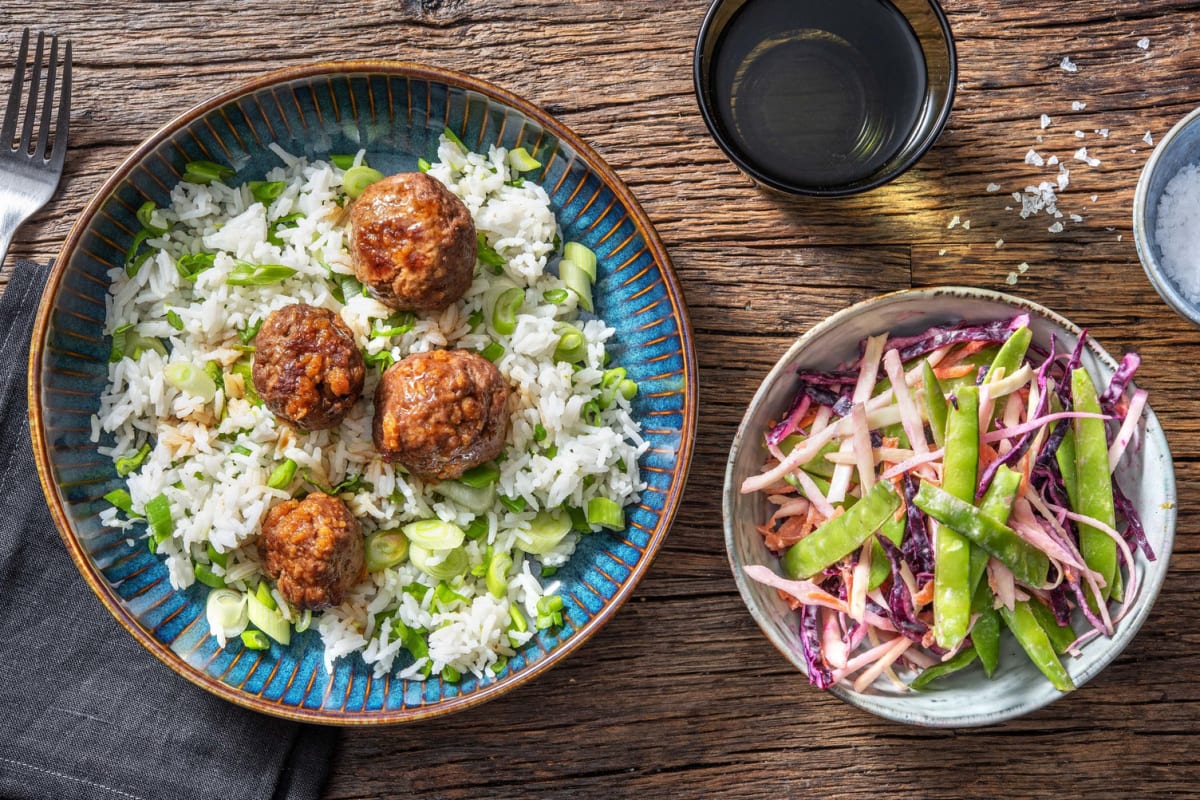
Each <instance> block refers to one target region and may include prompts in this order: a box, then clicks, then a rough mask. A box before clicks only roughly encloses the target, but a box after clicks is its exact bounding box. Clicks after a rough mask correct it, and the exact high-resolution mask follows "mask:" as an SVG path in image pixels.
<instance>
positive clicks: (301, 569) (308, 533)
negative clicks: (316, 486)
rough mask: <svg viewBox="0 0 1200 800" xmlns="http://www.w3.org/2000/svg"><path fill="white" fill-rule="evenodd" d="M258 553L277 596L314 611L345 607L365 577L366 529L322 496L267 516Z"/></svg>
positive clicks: (338, 503) (285, 504)
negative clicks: (364, 539) (338, 606)
mask: <svg viewBox="0 0 1200 800" xmlns="http://www.w3.org/2000/svg"><path fill="white" fill-rule="evenodd" d="M258 552H259V555H261V556H262V561H263V570H264V571H265V572H266V574H267V576H268V577H270V578H273V579H274V580H275V582H276V585H277V586H278V587H279V593H280V594H282V595H283V596H284V597H285V598H286V599H287V601H288V602H289V603H291V604H292V605H294V606H296V607H297V608H308V609H312V610H313V611H318V610H320V609H323V608H329V607H330V606H336V605H338V604H339V603H341V602H342V600H343V599H345V597H346V592H348V591H350V589H351V588H352V587H353V586H354V585H355V584H356V583H358V582H359V580H361V579H362V577H363V574H364V572H365V567H364V564H365V560H364V557H363V535H362V526H361V525H359V523H358V520H357V519H355V518H354V515H353V514H351V513H350V509H349V508H347V507H346V504H345V503H343V502H342V501H341V500H340V499H339V498H337V497H331V496H329V495H327V494H322V493H320V492H316V493H313V494H310V495H308V496H307V497H305V498H304V499H303V500H287V501H285V502H283V503H280V504H279V505H277V506H275V507H274V508H272V509H271V510H270V511H268V512H267V518H266V520H265V521H264V522H263V525H262V535H261V536H259V538H258Z"/></svg>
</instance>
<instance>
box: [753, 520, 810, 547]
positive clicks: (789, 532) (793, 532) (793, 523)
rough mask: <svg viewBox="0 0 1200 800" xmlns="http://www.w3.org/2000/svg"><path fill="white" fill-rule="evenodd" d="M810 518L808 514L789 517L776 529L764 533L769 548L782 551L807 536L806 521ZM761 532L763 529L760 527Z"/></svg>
mask: <svg viewBox="0 0 1200 800" xmlns="http://www.w3.org/2000/svg"><path fill="white" fill-rule="evenodd" d="M807 519H808V515H807V514H805V515H803V516H801V515H799V514H797V515H796V516H794V517H788V518H787V519H785V520H784V521H783V524H782V525H780V526H779V529H778V530H776V531H769V532H768V533H766V534H764V536H763V538H764V540H765V543H766V545H767V548H768V549H770V550H774V551H775V552H776V553H780V552H782V551H784V550H786V549H787V548H789V547H791V546H792V545H794V544H795V543H796V542H798V541H800V540H801V539H803V538H804V537H805V535H806V534H805V531H804V523H805V521H806V520H807ZM759 531H760V532H761V531H762V529H761V528H759Z"/></svg>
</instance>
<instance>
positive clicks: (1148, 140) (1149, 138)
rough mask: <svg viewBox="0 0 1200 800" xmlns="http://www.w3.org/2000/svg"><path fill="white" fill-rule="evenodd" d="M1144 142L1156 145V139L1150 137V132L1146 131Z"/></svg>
mask: <svg viewBox="0 0 1200 800" xmlns="http://www.w3.org/2000/svg"><path fill="white" fill-rule="evenodd" d="M1142 141H1143V142H1145V143H1146V144H1154V137H1153V136H1151V135H1150V131H1146V135H1145V136H1143V137H1142Z"/></svg>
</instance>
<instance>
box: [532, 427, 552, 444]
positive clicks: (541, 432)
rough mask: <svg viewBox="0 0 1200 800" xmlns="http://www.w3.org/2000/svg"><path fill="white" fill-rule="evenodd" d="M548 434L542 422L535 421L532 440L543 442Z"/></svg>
mask: <svg viewBox="0 0 1200 800" xmlns="http://www.w3.org/2000/svg"><path fill="white" fill-rule="evenodd" d="M547 436H549V434H548V433H547V432H546V426H545V425H543V424H542V423H540V422H539V423H537V424H536V425H534V426H533V440H534V441H535V442H544V441H545V440H546V437H547Z"/></svg>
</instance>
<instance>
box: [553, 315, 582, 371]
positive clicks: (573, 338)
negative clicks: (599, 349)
mask: <svg viewBox="0 0 1200 800" xmlns="http://www.w3.org/2000/svg"><path fill="white" fill-rule="evenodd" d="M554 329H555V331H556V332H557V333H558V345H557V346H556V347H555V348H554V360H555V361H566V362H568V363H570V364H575V363H577V362H580V361H583V360H584V359H585V358H587V339H585V338H584V337H583V332H582V331H580V330H579V329H578V328H576V327H575V326H574V325H569V324H567V323H565V322H563V323H560V324H559V325H556V326H554Z"/></svg>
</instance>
